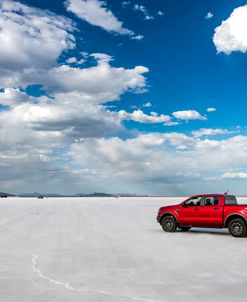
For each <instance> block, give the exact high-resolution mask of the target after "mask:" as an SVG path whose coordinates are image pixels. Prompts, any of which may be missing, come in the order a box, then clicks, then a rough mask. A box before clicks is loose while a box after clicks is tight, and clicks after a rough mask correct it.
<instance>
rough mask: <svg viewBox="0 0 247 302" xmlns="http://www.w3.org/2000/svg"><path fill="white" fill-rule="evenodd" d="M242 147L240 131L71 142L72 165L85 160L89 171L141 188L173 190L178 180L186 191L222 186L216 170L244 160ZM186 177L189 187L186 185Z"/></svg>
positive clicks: (244, 144) (222, 170) (246, 147)
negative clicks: (219, 136)
mask: <svg viewBox="0 0 247 302" xmlns="http://www.w3.org/2000/svg"><path fill="white" fill-rule="evenodd" d="M246 151H247V137H246V136H235V137H233V138H229V139H226V140H220V141H219V140H209V139H198V138H193V137H189V136H186V135H184V134H181V133H164V134H161V133H152V134H140V135H138V136H137V137H135V138H130V139H126V140H123V139H120V138H117V137H112V138H108V139H106V138H99V139H89V140H86V141H84V142H83V143H76V144H73V146H72V148H71V153H72V154H73V158H74V159H75V162H76V163H77V164H78V165H80V163H83V164H85V162H86V163H88V166H90V167H92V169H94V171H100V172H102V171H103V175H104V178H105V179H108V180H111V181H112V183H114V179H116V178H117V179H118V180H119V179H121V180H122V182H128V183H129V184H131V183H133V182H135V183H136V186H138V184H139V186H140V187H141V188H142V190H143V191H145V192H146V189H147V188H149V190H150V191H152V190H154V187H155V188H156V189H157V187H159V190H160V191H162V188H163V190H164V189H165V190H168V191H169V190H171V191H170V192H172V191H173V190H174V191H176V192H177V190H178V186H179V187H180V189H181V190H183V191H187V192H188V191H189V192H190V193H192V191H193V192H194V191H195V190H196V188H199V190H200V189H201V186H202V184H203V186H204V188H207V189H208V190H212V189H214V188H217V190H218V189H219V187H220V186H222V190H225V183H222V184H220V183H219V182H220V180H221V179H222V177H221V175H223V174H224V173H227V171H229V170H233V169H235V170H236V169H241V167H242V166H243V165H245V163H246V156H245V154H246ZM227 175H228V176H229V174H225V176H227ZM217 177H218V179H217ZM210 179H211V180H210ZM212 179H213V180H212ZM216 179H217V181H216ZM191 182H193V189H191V186H188V183H190V184H191ZM140 184H142V185H140ZM205 190H206V189H205ZM174 191H173V192H174Z"/></svg>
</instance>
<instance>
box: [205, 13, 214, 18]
mask: <svg viewBox="0 0 247 302" xmlns="http://www.w3.org/2000/svg"><path fill="white" fill-rule="evenodd" d="M213 16H214V14H213V13H211V12H208V13H207V14H206V16H205V19H212V18H213Z"/></svg>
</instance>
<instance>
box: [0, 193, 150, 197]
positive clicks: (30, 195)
mask: <svg viewBox="0 0 247 302" xmlns="http://www.w3.org/2000/svg"><path fill="white" fill-rule="evenodd" d="M11 196H17V197H37V198H38V197H39V198H42V197H148V195H138V194H125V193H120V194H108V193H101V192H95V193H92V194H85V193H77V194H45V193H37V192H34V193H23V194H16V195H14V194H10V193H3V192H0V198H1V197H2V198H3V197H11Z"/></svg>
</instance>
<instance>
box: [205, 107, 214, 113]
mask: <svg viewBox="0 0 247 302" xmlns="http://www.w3.org/2000/svg"><path fill="white" fill-rule="evenodd" d="M214 111H216V109H215V108H212V107H211V108H207V112H214Z"/></svg>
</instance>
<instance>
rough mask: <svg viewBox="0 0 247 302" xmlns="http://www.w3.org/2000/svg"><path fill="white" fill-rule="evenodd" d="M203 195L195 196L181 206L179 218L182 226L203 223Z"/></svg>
mask: <svg viewBox="0 0 247 302" xmlns="http://www.w3.org/2000/svg"><path fill="white" fill-rule="evenodd" d="M202 205H203V197H202V196H194V197H192V198H190V199H188V200H187V201H185V202H184V204H183V206H182V207H181V208H180V214H179V216H180V217H179V220H180V225H182V226H200V225H201V223H202V213H201V208H202Z"/></svg>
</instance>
